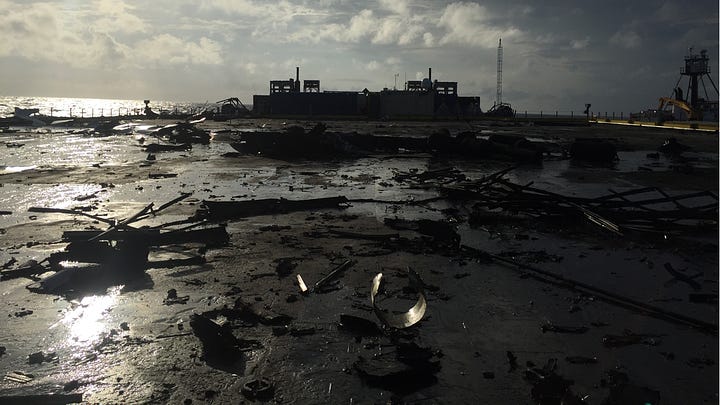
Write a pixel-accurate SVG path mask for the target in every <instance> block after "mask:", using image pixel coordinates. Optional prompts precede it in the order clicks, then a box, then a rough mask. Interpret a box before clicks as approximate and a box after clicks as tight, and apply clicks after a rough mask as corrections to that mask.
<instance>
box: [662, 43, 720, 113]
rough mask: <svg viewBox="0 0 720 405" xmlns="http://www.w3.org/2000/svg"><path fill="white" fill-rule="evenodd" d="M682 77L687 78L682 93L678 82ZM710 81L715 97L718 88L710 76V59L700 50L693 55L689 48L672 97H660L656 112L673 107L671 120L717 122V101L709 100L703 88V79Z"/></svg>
mask: <svg viewBox="0 0 720 405" xmlns="http://www.w3.org/2000/svg"><path fill="white" fill-rule="evenodd" d="M684 77H687V78H688V84H687V87H686V90H685V91H684V92H683V89H682V87H680V82H681V81H682V80H683V78H684ZM705 77H707V79H708V80H709V81H710V84H711V85H712V87H713V89H715V95H716V96H717V94H718V88H717V86H716V85H715V82H714V81H713V79H712V76H711V75H710V58H708V55H707V51H706V50H704V49H703V50H702V51H700V54H696V53H693V48H690V49H689V51H688V54H687V55H686V56H685V66H684V67H683V68H682V69H681V70H680V78H679V79H678V81H677V83H675V86H674V87H673V96H672V97H661V98H660V105H659V106H658V110H661V111H662V110H663V109H664V108H665V107H666V106H672V107H673V112H672V115H673V118H674V119H678V120H690V121H702V120H708V121H717V120H718V100H717V98H716V99H715V100H710V96H709V94H708V91H707V87H705V80H704V78H705ZM700 85H702V88H703V93H704V96H705V97H704V98H703V97H702V94H700Z"/></svg>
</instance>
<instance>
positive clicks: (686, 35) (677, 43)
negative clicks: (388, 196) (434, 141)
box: [0, 0, 720, 112]
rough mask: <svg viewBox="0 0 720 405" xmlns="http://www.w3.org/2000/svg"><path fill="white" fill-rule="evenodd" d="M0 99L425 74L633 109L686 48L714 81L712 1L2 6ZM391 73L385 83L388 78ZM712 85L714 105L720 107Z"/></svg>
mask: <svg viewBox="0 0 720 405" xmlns="http://www.w3.org/2000/svg"><path fill="white" fill-rule="evenodd" d="M0 10H2V12H0V32H1V35H0V38H2V40H1V41H0V66H2V75H0V95H6V96H59V97H95V98H121V99H144V98H149V99H154V100H173V101H199V102H204V101H206V100H209V101H211V102H212V101H216V100H219V99H221V98H226V97H231V96H238V97H240V98H241V100H243V101H245V102H247V103H250V102H251V100H252V94H267V93H268V82H269V81H270V80H273V79H288V78H290V77H294V75H295V66H300V79H301V80H302V79H320V81H321V86H322V88H323V89H324V90H362V89H363V88H368V89H370V90H380V89H382V88H383V87H393V86H394V85H395V80H396V77H397V84H398V87H402V86H403V83H404V82H405V80H406V78H407V80H415V79H418V78H422V77H426V76H427V68H428V67H432V68H433V79H438V80H448V81H457V82H459V83H458V86H459V92H460V94H461V95H468V96H470V95H472V96H480V97H481V105H482V108H483V109H487V108H489V107H490V106H492V104H493V101H494V100H495V89H496V68H497V66H496V55H497V44H498V39H499V38H502V42H503V47H504V66H503V83H504V86H503V101H506V102H509V103H511V104H512V105H513V107H514V108H516V109H517V110H520V111H522V110H529V111H539V110H544V111H554V110H561V111H570V110H575V111H579V110H582V109H583V105H584V103H586V102H589V103H592V104H593V107H592V109H593V110H595V111H618V112H619V111H626V112H627V111H638V110H641V109H644V108H648V107H652V106H654V105H656V104H657V99H658V97H661V96H668V95H670V93H671V91H672V88H673V86H674V84H675V82H676V81H677V80H678V79H679V78H680V75H679V72H680V68H681V67H682V66H683V57H684V56H685V54H686V53H687V50H688V48H689V47H694V48H695V49H696V50H700V49H707V50H708V53H709V55H710V57H711V67H712V70H713V80H714V81H715V84H716V85H717V84H718V74H717V72H718V71H720V66H718V2H717V0H697V1H692V2H685V1H679V0H678V1H675V0H670V1H662V0H637V1H614V0H610V1H586V0H573V1H570V0H567V1H543V2H536V1H533V2H530V1H525V2H522V1H508V0H503V1H497V0H491V1H482V2H472V1H454V2H453V1H443V0H418V1H410V0H367V1H362V0H315V1H311V0H283V1H264V0H205V1H202V0H152V1H147V0H143V1H140V0H124V1H123V0H94V1H80V0H65V1H50V2H38V1H21V0H16V1H8V0H0ZM396 74H397V76H396ZM707 84H708V88H709V91H710V92H711V98H713V99H716V97H717V94H716V93H715V94H714V95H712V93H714V90H712V87H711V86H710V85H709V83H707Z"/></svg>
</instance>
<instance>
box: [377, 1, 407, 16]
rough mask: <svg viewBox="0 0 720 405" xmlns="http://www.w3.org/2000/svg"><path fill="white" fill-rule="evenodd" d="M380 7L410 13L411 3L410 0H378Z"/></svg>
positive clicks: (405, 13)
mask: <svg viewBox="0 0 720 405" xmlns="http://www.w3.org/2000/svg"><path fill="white" fill-rule="evenodd" d="M378 3H380V7H381V8H383V9H385V10H389V11H392V12H393V13H395V14H400V15H409V14H410V5H409V1H408V0H378Z"/></svg>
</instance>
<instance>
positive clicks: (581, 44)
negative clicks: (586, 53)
mask: <svg viewBox="0 0 720 405" xmlns="http://www.w3.org/2000/svg"><path fill="white" fill-rule="evenodd" d="M588 45H590V37H585V38H583V39H573V40H572V41H570V47H571V48H572V49H585V48H587V47H588Z"/></svg>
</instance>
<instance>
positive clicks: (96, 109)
mask: <svg viewBox="0 0 720 405" xmlns="http://www.w3.org/2000/svg"><path fill="white" fill-rule="evenodd" d="M15 107H20V108H38V109H39V110H40V114H43V115H50V116H53V117H112V116H118V115H128V114H137V113H141V112H142V111H143V109H144V108H145V103H144V102H143V100H116V99H101V98H68V97H15V96H0V117H9V116H12V115H13V112H14V111H15ZM214 107H215V104H208V103H196V102H176V101H163V100H150V108H151V109H152V110H153V111H155V112H156V113H163V112H165V113H172V112H178V113H196V112H201V111H203V110H204V109H206V108H208V109H213V108H214Z"/></svg>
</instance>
